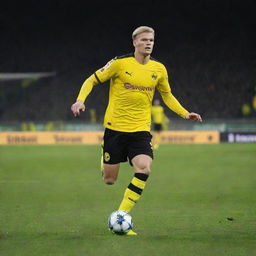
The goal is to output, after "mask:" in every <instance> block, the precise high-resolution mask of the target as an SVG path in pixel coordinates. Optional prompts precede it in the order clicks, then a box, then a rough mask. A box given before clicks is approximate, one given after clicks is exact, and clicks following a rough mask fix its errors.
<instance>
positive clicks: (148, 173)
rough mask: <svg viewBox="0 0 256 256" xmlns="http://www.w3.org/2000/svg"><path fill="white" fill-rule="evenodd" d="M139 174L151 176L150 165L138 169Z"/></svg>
mask: <svg viewBox="0 0 256 256" xmlns="http://www.w3.org/2000/svg"><path fill="white" fill-rule="evenodd" d="M137 172H139V173H144V174H147V175H150V172H151V169H150V166H148V165H142V166H140V167H139V168H138V169H137Z"/></svg>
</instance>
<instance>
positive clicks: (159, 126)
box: [153, 123, 163, 132]
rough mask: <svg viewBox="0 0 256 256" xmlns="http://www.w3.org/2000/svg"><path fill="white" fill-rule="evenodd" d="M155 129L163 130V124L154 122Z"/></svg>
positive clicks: (157, 130)
mask: <svg viewBox="0 0 256 256" xmlns="http://www.w3.org/2000/svg"><path fill="white" fill-rule="evenodd" d="M153 130H154V131H156V132H160V131H162V130H163V126H162V124H156V123H154V124H153Z"/></svg>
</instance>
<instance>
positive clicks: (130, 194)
mask: <svg viewBox="0 0 256 256" xmlns="http://www.w3.org/2000/svg"><path fill="white" fill-rule="evenodd" d="M151 163H152V158H151V157H150V156H148V155H143V154H141V155H137V156H135V157H134V158H133V159H132V164H133V167H134V170H135V174H134V177H133V179H132V180H131V183H130V184H129V185H128V187H127V189H126V190H125V193H124V197H123V200H122V202H121V204H120V206H119V210H123V211H126V212H130V211H131V209H132V208H133V206H134V205H135V204H136V203H137V201H138V200H139V198H140V196H141V194H142V191H143V189H144V188H145V185H146V181H147V178H148V176H149V174H150V166H151Z"/></svg>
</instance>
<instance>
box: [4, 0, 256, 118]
mask: <svg viewBox="0 0 256 256" xmlns="http://www.w3.org/2000/svg"><path fill="white" fill-rule="evenodd" d="M65 2H67V3H69V1H65ZM130 2H131V1H125V2H124V3H123V4H121V3H119V2H118V1H110V3H108V5H107V7H106V8H108V9H104V10H103V11H102V13H104V14H105V13H106V12H108V13H111V11H112V8H113V7H115V8H117V10H118V8H119V9H120V10H121V9H122V10H123V9H124V10H127V11H126V12H124V11H122V12H121V11H119V12H118V11H117V12H115V15H112V16H111V18H110V17H108V16H102V13H100V12H99V11H97V12H96V13H94V14H93V15H90V10H89V9H90V8H89V9H81V10H80V9H79V8H76V9H74V10H73V13H71V14H72V15H73V16H72V19H71V16H69V19H68V18H67V17H66V16H65V15H66V13H68V11H69V10H65V11H62V12H58V13H61V14H58V15H59V16H57V12H56V13H54V12H52V13H51V12H47V15H45V13H46V10H44V9H43V8H42V7H40V8H38V9H35V7H33V6H32V7H31V8H34V9H33V10H34V16H33V17H30V16H29V15H32V14H31V13H33V12H32V10H30V9H26V10H25V9H24V12H25V11H26V13H27V15H24V17H22V19H21V17H19V23H17V22H16V19H17V18H16V17H17V15H19V14H20V11H18V9H19V8H18V9H17V11H15V10H16V9H15V10H13V9H11V12H10V13H9V15H13V17H12V19H11V18H10V17H9V16H8V15H6V16H0V21H1V24H2V27H0V29H1V32H2V34H1V35H2V36H1V41H0V49H1V62H0V73H5V72H14V73H15V72H56V76H54V77H49V78H41V79H26V80H12V81H6V80H1V79H0V120H1V121H33V122H36V121H49V120H50V121H56V120H61V121H71V120H73V119H74V117H73V116H72V115H71V112H70V106H71V104H72V103H73V102H74V101H75V99H76V96H77V94H78V92H79V89H80V87H81V85H82V83H83V82H84V80H85V79H86V77H88V76H89V75H90V74H92V73H93V72H95V70H96V69H98V68H101V67H102V66H104V65H105V64H106V63H107V62H108V61H109V60H110V59H111V58H113V57H115V56H119V55H124V54H126V53H129V52H132V51H133V46H132V42H131V33H132V31H133V29H134V28H135V27H136V26H138V25H150V26H152V27H154V28H155V30H156V42H155V49H154V51H153V54H152V56H153V57H154V58H155V59H157V60H159V61H160V62H162V63H163V64H165V66H166V67H167V70H168V73H169V81H170V85H171V88H172V92H173V94H174V95H175V96H176V97H177V98H178V99H179V101H180V102H181V103H182V105H183V106H184V107H185V108H187V109H188V110H189V111H194V112H197V113H200V114H201V115H202V117H203V118H205V119H212V118H226V119H231V118H248V119H249V118H254V117H255V116H256V107H255V105H256V103H255V101H256V100H255V95H256V84H255V64H256V63H255V56H256V49H255V47H254V45H255V42H254V41H255V39H254V37H253V33H254V31H253V30H251V27H249V26H247V28H246V31H245V26H246V24H242V23H241V21H239V20H238V21H237V22H236V23H233V24H231V23H230V24H227V23H225V19H227V15H226V14H227V13H228V11H229V9H228V8H230V7H229V6H228V5H227V6H225V5H224V4H223V6H222V7H221V8H222V9H223V10H224V11H223V13H219V11H218V9H216V10H215V11H216V12H217V11H218V15H219V16H218V20H217V21H216V22H212V18H213V17H214V16H213V15H215V14H214V9H213V6H211V8H210V9H209V8H208V6H205V7H204V6H203V1H199V3H200V6H199V4H198V6H196V5H195V6H193V5H191V6H188V10H189V11H191V10H192V11H191V15H190V16H189V15H188V12H186V10H185V9H184V8H185V7H186V5H182V6H178V5H177V6H176V12H175V13H172V16H170V15H169V10H168V9H166V10H164V9H163V10H161V13H159V15H158V18H157V20H155V17H156V16H154V15H153V10H154V9H155V7H156V6H157V2H156V1H151V2H150V4H151V5H152V6H151V9H150V12H149V14H150V17H149V19H148V24H141V21H140V17H139V18H138V17H137V16H135V17H134V18H133V19H132V20H131V19H130V14H131V12H130V11H129V10H130V9H129V8H130V6H131V5H130ZM17 3H18V2H17ZM56 3H57V2H56ZM111 3H112V4H113V6H111ZM48 4H49V6H51V5H52V4H51V2H50V1H49V3H48ZM69 4H70V3H69ZM49 6H48V7H49ZM67 6H68V7H69V5H67ZM70 6H71V4H70ZM48 7H47V8H48ZM95 7H96V6H95ZM58 8H59V7H58V6H57V5H56V10H57V9H58ZM141 8H142V9H141V10H140V9H139V6H138V13H141V11H142V10H144V9H143V8H145V6H144V5H143V6H141ZM193 8H197V11H198V13H197V16H198V17H205V18H206V19H208V20H205V21H204V22H202V21H201V20H200V19H198V21H197V20H195V19H196V17H195V18H194V16H192V15H194V12H195V11H196V10H193ZM225 8H226V9H225ZM69 9H70V10H71V8H70V7H69ZM208 9H209V10H213V13H210V12H208V13H207V10H208ZM71 11H72V10H71ZM71 11H70V12H71ZM86 12H87V13H86ZM85 13H86V15H85ZM71 14H70V15H71ZM60 15H62V16H60ZM168 15H169V16H168ZM229 15H230V16H229V18H230V19H231V20H234V21H235V19H236V18H237V17H238V16H237V13H235V12H234V13H233V14H232V15H233V16H231V14H229ZM7 17H9V18H7ZM136 17H137V18H136ZM247 17H249V16H248V15H247ZM1 18H3V19H2V20H1ZM192 18H193V19H194V20H193V22H194V23H193V24H192V23H190V19H192ZM30 19H33V20H32V21H31V20H30ZM106 19H107V20H106ZM120 20H121V21H123V20H126V21H127V23H126V24H125V23H124V22H122V23H120ZM128 21H129V22H128ZM181 21H182V22H183V23H182V22H181ZM11 22H12V23H11ZM58 22H59V23H58ZM218 22H219V23H218ZM245 22H246V21H245ZM9 24H11V25H9ZM21 28H22V29H21ZM108 86H109V85H108V83H104V84H102V85H98V86H96V87H95V88H94V90H93V92H92V94H91V95H90V96H89V97H88V100H87V102H86V106H87V108H88V109H89V110H90V109H91V110H92V112H93V113H94V114H93V116H94V117H93V120H96V122H98V121H101V120H102V118H103V115H104V111H105V108H106V106H107V99H108ZM156 97H159V95H158V94H157V93H156ZM92 112H89V114H87V115H83V116H82V117H81V119H84V120H91V119H92V117H91V115H92V114H91V113H92ZM165 112H166V115H167V116H168V117H170V118H172V117H173V116H174V115H173V114H172V112H170V111H165Z"/></svg>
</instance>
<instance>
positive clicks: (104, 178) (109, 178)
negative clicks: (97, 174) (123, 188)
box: [103, 177, 116, 185]
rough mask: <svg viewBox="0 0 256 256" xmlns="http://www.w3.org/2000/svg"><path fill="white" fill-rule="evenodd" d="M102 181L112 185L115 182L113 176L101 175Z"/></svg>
mask: <svg viewBox="0 0 256 256" xmlns="http://www.w3.org/2000/svg"><path fill="white" fill-rule="evenodd" d="M103 181H104V182H105V184H107V185H113V184H115V181H116V179H115V178H113V177H103Z"/></svg>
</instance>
